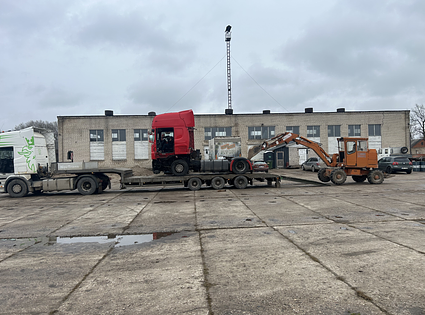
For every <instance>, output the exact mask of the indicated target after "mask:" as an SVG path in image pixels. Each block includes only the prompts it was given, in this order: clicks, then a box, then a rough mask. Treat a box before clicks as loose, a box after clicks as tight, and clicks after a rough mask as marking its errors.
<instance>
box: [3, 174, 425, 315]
mask: <svg viewBox="0 0 425 315" xmlns="http://www.w3.org/2000/svg"><path fill="white" fill-rule="evenodd" d="M281 173H282V174H285V175H287V176H288V177H302V178H305V179H310V180H312V181H313V183H312V182H308V183H306V182H291V181H283V182H282V185H281V187H280V188H273V187H268V186H266V185H264V184H262V183H259V185H258V186H256V187H250V188H247V189H244V190H237V189H224V190H220V191H217V190H212V189H202V190H200V191H197V192H193V191H189V190H185V189H183V188H180V187H165V188H163V187H156V188H139V189H132V190H125V191H120V190H118V189H116V188H117V186H116V185H114V186H113V187H112V188H113V189H112V190H107V191H106V192H105V193H103V194H101V195H92V196H81V195H79V194H78V193H76V192H70V193H49V194H45V195H41V196H34V195H29V196H27V197H25V198H21V199H12V198H10V197H8V196H7V195H4V194H2V195H0V279H1V281H0V305H1V307H0V314H351V315H354V314H356V315H358V314H361V315H363V314H394V315H396V314H397V315H398V314H413V315H420V314H425V272H424V271H425V242H424V240H425V173H412V174H410V175H406V174H397V175H395V176H393V177H391V178H387V179H386V180H385V182H384V183H383V184H381V185H370V184H368V183H367V182H366V183H361V184H358V183H355V182H354V181H351V179H349V180H347V183H346V184H344V185H342V186H335V185H331V184H330V185H321V184H319V183H317V184H315V183H314V181H316V178H317V177H316V176H317V175H316V174H313V173H311V172H303V171H301V170H290V171H286V172H281Z"/></svg>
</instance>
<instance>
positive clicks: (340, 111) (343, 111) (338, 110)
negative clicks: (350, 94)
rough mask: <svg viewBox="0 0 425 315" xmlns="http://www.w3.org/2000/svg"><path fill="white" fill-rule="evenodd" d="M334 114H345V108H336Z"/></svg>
mask: <svg viewBox="0 0 425 315" xmlns="http://www.w3.org/2000/svg"><path fill="white" fill-rule="evenodd" d="M336 112H337V113H345V108H337V109H336Z"/></svg>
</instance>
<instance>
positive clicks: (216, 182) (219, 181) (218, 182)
mask: <svg viewBox="0 0 425 315" xmlns="http://www.w3.org/2000/svg"><path fill="white" fill-rule="evenodd" d="M224 185H226V181H225V180H224V178H223V177H220V176H217V177H214V178H213V179H212V180H211V187H212V188H214V189H223V188H224Z"/></svg>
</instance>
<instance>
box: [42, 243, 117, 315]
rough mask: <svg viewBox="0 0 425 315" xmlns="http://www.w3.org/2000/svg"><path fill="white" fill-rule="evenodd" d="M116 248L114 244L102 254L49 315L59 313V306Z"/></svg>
mask: <svg viewBox="0 0 425 315" xmlns="http://www.w3.org/2000/svg"><path fill="white" fill-rule="evenodd" d="M113 249H114V246H112V247H110V248H109V249H108V250H107V252H106V253H105V254H104V255H103V256H102V258H100V259H99V261H98V262H97V263H96V264H95V265H94V266H93V267H91V268H90V270H89V272H88V273H86V274H85V275H84V276H83V278H82V279H81V280H80V281H79V282H78V283H77V284H76V285H75V286H74V288H73V289H72V290H71V291H70V292H69V293H68V294H67V295H66V296H65V297H64V298H63V299H62V300H61V301H60V302H59V305H58V306H57V307H56V309H54V310H52V311H50V312H49V315H53V314H57V313H58V312H59V310H58V309H59V308H60V307H61V306H62V304H63V303H64V302H66V301H67V300H68V299H69V297H70V296H71V295H72V294H73V293H74V292H75V291H77V290H78V288H79V287H80V286H81V285H82V284H83V282H84V281H85V280H86V279H87V278H88V277H89V276H90V275H91V274H92V273H93V271H94V270H95V269H96V267H97V266H99V265H100V263H101V262H102V261H104V260H105V258H106V257H107V256H108V255H109V254H110V253H111V252H112V250H113Z"/></svg>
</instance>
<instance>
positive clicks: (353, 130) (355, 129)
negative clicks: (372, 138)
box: [348, 125, 361, 137]
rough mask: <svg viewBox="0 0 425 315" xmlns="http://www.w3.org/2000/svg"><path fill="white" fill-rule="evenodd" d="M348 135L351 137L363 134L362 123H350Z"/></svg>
mask: <svg viewBox="0 0 425 315" xmlns="http://www.w3.org/2000/svg"><path fill="white" fill-rule="evenodd" d="M348 136H349V137H360V136H361V128H360V125H348Z"/></svg>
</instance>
